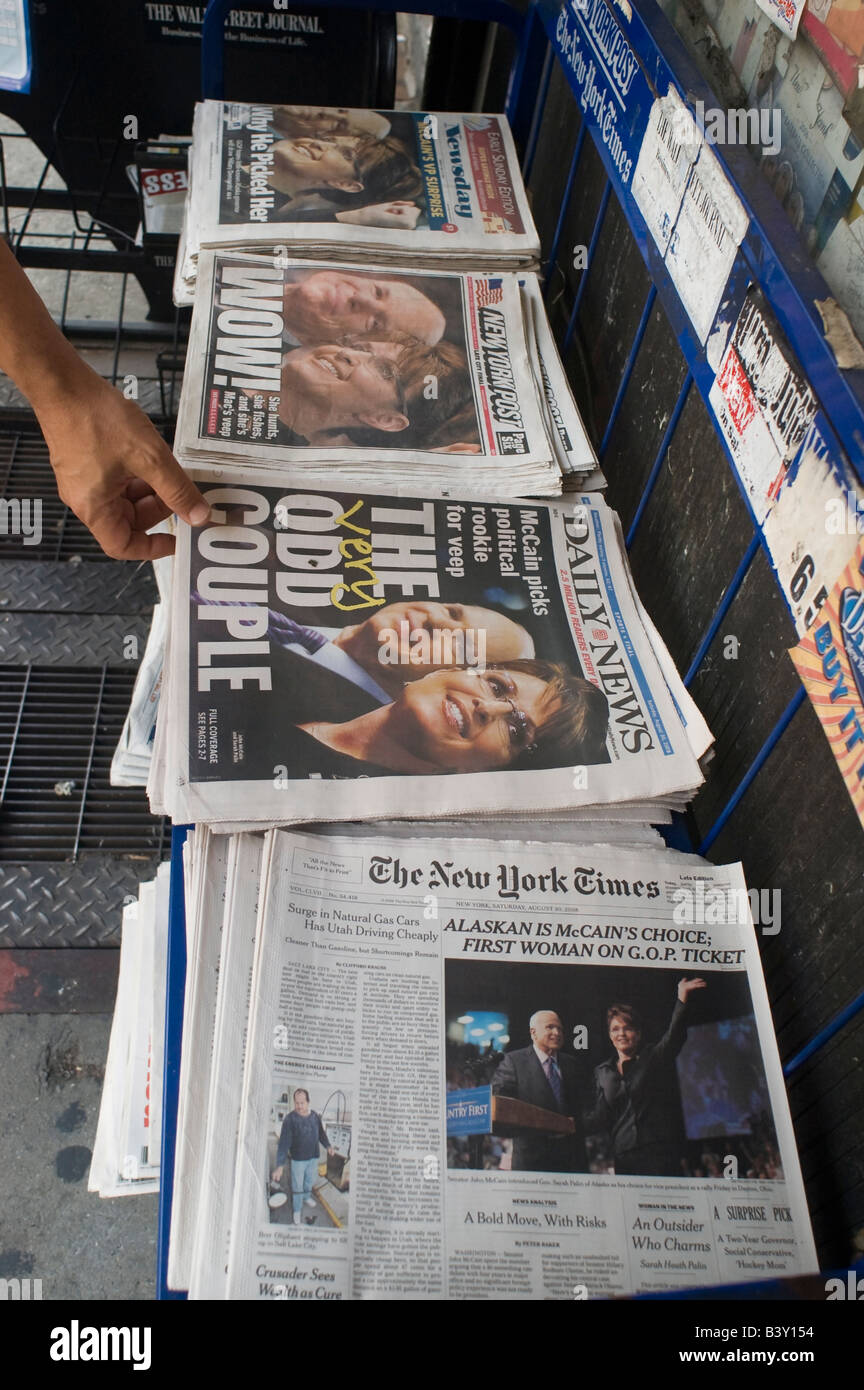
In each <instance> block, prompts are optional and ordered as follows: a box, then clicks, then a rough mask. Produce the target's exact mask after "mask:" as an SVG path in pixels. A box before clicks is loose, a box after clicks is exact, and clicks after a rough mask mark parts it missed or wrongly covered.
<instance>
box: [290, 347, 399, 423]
mask: <svg viewBox="0 0 864 1390" xmlns="http://www.w3.org/2000/svg"><path fill="white" fill-rule="evenodd" d="M389 346H391V345H389V344H386V345H385V344H378V343H364V344H362V346H353V347H348V346H342V345H340V344H338V343H321V344H319V345H318V346H317V347H312V348H295V349H294V350H293V351H292V352H289V353H287V354H286V356H285V359H284V362H283V364H282V391H283V395H285V396H287V397H289V399H290V398H291V397H294V398H295V400H296V401H297V403H298V404H300V403H301V402H302V404H303V405H304V406H305V414H306V415H307V416H309V415H311V416H314V419H312V420H311V421H310V423H311V424H312V425H313V426H314V427H316V428H318V429H336V428H347V427H348V426H349V425H352V424H365V425H368V426H369V427H370V428H372V429H381V430H396V431H398V430H404V429H405V428H406V427H407V425H408V419H407V416H406V415H404V413H403V412H402V410H401V408H400V393H399V379H398V374H397V371H396V368H395V366H394V364H393V360H392V354H390V353H388V352H387V351H386V348H387V347H389ZM303 432H304V433H305V432H306V431H303Z"/></svg>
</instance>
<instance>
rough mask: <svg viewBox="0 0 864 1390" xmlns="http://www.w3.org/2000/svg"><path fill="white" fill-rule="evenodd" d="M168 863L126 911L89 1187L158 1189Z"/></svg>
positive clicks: (120, 1192) (114, 1192)
mask: <svg viewBox="0 0 864 1390" xmlns="http://www.w3.org/2000/svg"><path fill="white" fill-rule="evenodd" d="M170 868H171V866H170V865H169V864H162V865H160V867H159V870H158V873H157V875H156V878H155V880H153V881H152V882H150V883H142V884H141V885H140V886H139V890H138V901H137V902H134V901H133V902H130V903H128V904H127V905H126V907H124V909H123V936H122V941H121V946H120V973H119V977H118V982H117V998H116V1002H115V1005H114V1021H113V1023H112V1025H111V1038H110V1042H109V1044H108V1060H107V1062H106V1065H105V1079H104V1081H103V1084H102V1103H101V1105H100V1107H99V1123H98V1125H97V1128H96V1140H95V1143H94V1145H93V1158H92V1160H91V1164H90V1179H89V1184H88V1185H89V1190H90V1191H91V1192H98V1193H99V1195H100V1197H123V1196H129V1195H132V1194H134V1193H139V1192H158V1190H159V1162H160V1146H161V1142H162V1085H163V1076H164V1057H165V992H166V971H167V965H168V890H169V875H170Z"/></svg>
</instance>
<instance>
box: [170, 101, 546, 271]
mask: <svg viewBox="0 0 864 1390" xmlns="http://www.w3.org/2000/svg"><path fill="white" fill-rule="evenodd" d="M193 179H194V186H195V197H194V199H193V201H192V203H191V218H190V226H189V242H190V245H189V250H190V251H191V252H192V254H193V255H194V254H196V253H197V250H198V247H199V246H218V245H226V244H227V245H234V246H237V245H241V244H247V243H248V244H252V245H254V244H255V243H259V244H260V243H262V242H266V243H269V244H271V245H272V244H274V243H280V242H284V243H286V244H288V245H292V244H294V243H296V242H311V243H313V244H317V245H321V244H325V245H326V244H327V243H328V242H333V243H334V244H336V245H341V246H343V247H344V246H346V245H350V246H352V247H354V248H357V249H358V250H361V251H362V250H365V249H370V248H371V249H376V248H378V247H381V246H383V247H385V248H386V250H387V252H388V255H390V256H393V257H395V256H398V255H399V254H400V253H401V256H402V259H403V261H407V260H408V259H416V258H417V257H418V256H419V257H423V256H424V255H429V254H432V255H433V256H434V255H439V256H442V257H447V258H454V257H456V258H462V259H466V258H467V259H470V260H471V261H472V262H473V263H474V264H478V263H479V264H483V263H484V260H485V259H486V258H490V257H491V258H494V259H497V260H500V261H502V262H504V261H507V260H509V261H510V262H511V263H512V264H518V263H520V262H521V263H523V264H527V263H530V262H531V261H532V260H534V259H536V257H537V256H538V254H539V240H538V237H537V233H536V231H535V228H534V224H533V221H532V219H531V213H530V210H529V206H528V200H527V197H526V194H525V189H524V187H523V184H522V176H521V173H520V170H519V159H518V156H517V153H516V150H515V147H514V144H513V138H512V136H511V134H510V127H509V125H508V123H507V119H506V117H505V116H503V115H481V114H461V115H460V114H454V113H446V112H425V111H375V110H361V109H357V108H351V107H322V106H272V105H262V104H251V103H238V102H235V103H231V102H219V101H207V102H204V103H202V104H201V105H199V107H198V108H197V111H196V123H195V143H194V154H193Z"/></svg>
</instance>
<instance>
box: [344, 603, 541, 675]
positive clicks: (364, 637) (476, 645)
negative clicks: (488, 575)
mask: <svg viewBox="0 0 864 1390" xmlns="http://www.w3.org/2000/svg"><path fill="white" fill-rule="evenodd" d="M403 623H404V624H406V626H405V627H404V628H403V627H402V624H403ZM404 634H407V638H408V640H407V643H406V642H404V641H403V640H402V639H403V635H404ZM424 634H425V636H426V638H427V641H426V642H425V644H424V641H423V636H424ZM436 634H438V641H437V644H435V643H434V639H435V637H436ZM445 634H447V637H445ZM466 634H472V649H473V651H474V652H475V653H476V652H477V651H479V650H481V644H480V640H479V639H480V637H481V636H482V651H483V654H484V656H485V660H486V661H487V662H488V663H489V664H490V665H494V664H495V663H497V662H507V661H514V660H516V659H517V658H522V657H532V656H533V655H534V643H533V641H532V639H531V637H530V636H529V634H528V633H527V632H526V631H525V628H524V627H522V625H521V623H517V622H514V621H513V619H512V618H508V617H507V616H506V614H504V613H498V612H497V611H496V610H495V609H493V608H481V607H480V606H478V605H477V604H472V603H439V602H436V601H435V600H433V599H406V600H405V601H404V602H400V603H388V604H386V605H385V606H384V607H383V608H379V609H377V610H376V612H375V613H373V614H372V615H371V616H370V617H368V618H367V619H366V620H365V621H364V622H362V623H357V624H356V626H354V627H352V628H351V629H350V630H349V629H347V628H346V629H344V631H343V633H342V638H341V641H340V646H343V647H345V649H346V650H347V651H348V652H349V653H350V654H351V656H353V657H354V659H355V661H359V662H360V664H361V666H365V667H366V669H367V670H369V671H372V672H375V670H376V667H381V666H382V665H384V666H385V670H384V672H383V674H384V675H390V674H392V675H393V676H394V677H398V678H399V680H400V681H406V680H418V679H419V678H420V677H421V676H423V675H425V674H426V673H427V672H429V671H434V670H437V669H438V668H440V667H442V666H461V665H464V664H466V658H465V656H464V652H465V650H466V642H465V638H466ZM394 639H395V640H394ZM448 639H449V640H448ZM394 646H395V647H396V649H397V652H398V656H399V660H398V662H394V660H393V647H394ZM472 664H476V665H478V666H479V665H481V664H482V663H481V662H479V661H476V662H475V663H472Z"/></svg>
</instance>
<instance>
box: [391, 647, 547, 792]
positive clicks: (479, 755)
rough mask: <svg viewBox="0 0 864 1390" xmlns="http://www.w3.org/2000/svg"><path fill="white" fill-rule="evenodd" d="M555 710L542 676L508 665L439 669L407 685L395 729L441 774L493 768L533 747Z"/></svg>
mask: <svg viewBox="0 0 864 1390" xmlns="http://www.w3.org/2000/svg"><path fill="white" fill-rule="evenodd" d="M554 708H556V704H553V703H552V702H550V700H549V697H548V687H547V683H546V682H545V681H543V680H541V679H540V677H539V676H530V675H528V674H527V673H525V672H522V671H510V670H508V669H507V668H506V667H502V668H497V669H495V670H486V671H484V672H482V673H481V672H478V671H477V670H475V669H472V670H467V671H463V670H441V671H433V672H432V673H431V674H430V675H428V676H424V677H423V678H422V680H419V681H411V682H410V683H409V684H408V685H407V686H406V687H405V689H404V690H403V692H402V695H401V696H400V697H399V699H398V700H397V701H395V702H394V705H393V728H394V733H395V731H396V729H398V731H399V733H400V734H401V736H402V738H403V740H404V742H405V746H406V748H409V749H410V750H411V751H412V752H414V753H416V754H417V755H418V756H419V757H421V758H423V759H424V760H425V761H426V762H429V763H433V764H434V765H435V766H436V767H439V768H440V769H441V771H442V772H493V771H495V769H496V768H504V767H507V766H509V764H510V763H512V762H514V761H515V760H516V759H517V758H518V757H520V756H521V755H522V754H523V753H524V752H526V750H527V749H528V748H530V747H531V745H532V743H533V742H534V736H535V734H536V732H537V729H538V728H539V727H540V725H541V724H542V723H543V721H544V719H546V718H548V717H549V715H550V714H551V713H553V710H554Z"/></svg>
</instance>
